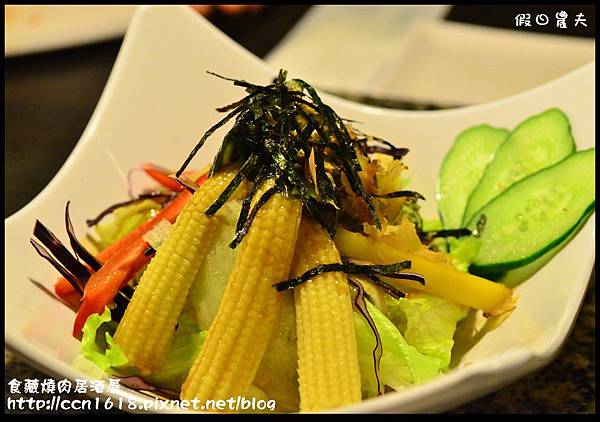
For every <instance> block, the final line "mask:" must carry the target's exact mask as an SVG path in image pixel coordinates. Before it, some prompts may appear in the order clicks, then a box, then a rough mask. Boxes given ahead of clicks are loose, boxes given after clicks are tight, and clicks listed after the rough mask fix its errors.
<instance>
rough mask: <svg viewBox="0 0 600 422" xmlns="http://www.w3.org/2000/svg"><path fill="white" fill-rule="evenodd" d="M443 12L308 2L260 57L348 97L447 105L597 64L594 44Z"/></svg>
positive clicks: (494, 95) (443, 8) (501, 94)
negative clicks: (297, 19) (307, 8)
mask: <svg viewBox="0 0 600 422" xmlns="http://www.w3.org/2000/svg"><path fill="white" fill-rule="evenodd" d="M449 9H450V8H449V7H448V6H402V7H399V6H380V7H369V6H315V7H313V8H312V9H311V10H310V11H309V12H308V13H307V14H306V15H305V16H304V18H303V19H302V20H301V21H300V22H299V23H298V24H297V25H296V27H295V28H294V29H293V30H292V31H290V32H289V34H288V35H287V36H286V37H285V38H284V39H283V40H282V41H281V42H280V43H279V44H278V45H277V47H275V48H274V49H273V50H272V51H271V53H270V54H269V55H268V56H267V57H266V61H267V62H268V63H269V64H270V65H272V66H273V67H283V68H286V69H288V70H289V71H290V72H291V73H292V74H295V75H302V77H303V78H304V79H306V80H307V81H309V82H311V83H313V84H314V85H316V86H319V87H320V88H321V89H324V90H327V91H330V92H334V93H337V94H342V95H344V96H346V97H352V96H366V97H377V98H380V99H381V98H385V99H388V100H402V101H407V102H416V103H436V104H439V105H443V106H453V105H472V104H477V103H482V102H487V101H493V100H496V99H499V98H503V97H507V96H510V95H514V94H516V93H518V92H522V91H525V90H527V89H530V88H533V87H536V86H539V85H541V84H543V83H546V82H548V81H550V80H552V79H556V78H558V77H559V76H561V75H564V74H566V73H568V72H570V71H572V70H574V69H577V68H578V67H581V66H583V65H584V64H587V63H589V62H591V61H593V60H594V49H595V41H594V40H593V39H585V38H577V37H572V36H561V35H554V34H552V35H549V34H540V33H531V32H529V31H526V30H522V31H515V30H509V29H497V28H490V27H483V26H479V25H471V24H465V23H457V22H450V21H447V20H443V19H444V17H445V16H446V15H447V14H448V12H449ZM510 22H514V21H513V19H511V20H510ZM324 40H327V42H323V41H324ZM482 75H484V77H482Z"/></svg>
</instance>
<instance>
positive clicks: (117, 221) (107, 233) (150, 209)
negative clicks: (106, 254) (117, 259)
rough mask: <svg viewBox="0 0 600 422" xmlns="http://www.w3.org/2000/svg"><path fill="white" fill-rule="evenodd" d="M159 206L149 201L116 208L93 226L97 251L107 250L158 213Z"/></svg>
mask: <svg viewBox="0 0 600 422" xmlns="http://www.w3.org/2000/svg"><path fill="white" fill-rule="evenodd" d="M160 208H161V205H160V204H159V203H157V202H156V201H153V200H151V199H146V200H144V201H141V202H138V203H136V204H132V205H127V206H125V207H121V208H117V209H116V210H114V211H113V212H112V213H110V215H109V216H107V217H105V218H103V219H102V221H101V222H100V223H98V224H96V226H94V228H95V231H96V234H97V235H98V236H97V239H94V243H95V246H96V247H97V248H98V250H102V249H105V248H107V247H108V246H110V245H112V244H114V243H116V242H117V241H118V240H119V239H121V238H122V237H123V236H125V235H126V234H127V233H129V232H131V231H132V230H134V229H135V228H137V227H138V226H139V225H140V224H142V223H144V222H145V221H146V220H148V219H150V218H151V217H153V216H155V215H156V213H157V212H158V211H160Z"/></svg>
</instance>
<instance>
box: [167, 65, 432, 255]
mask: <svg viewBox="0 0 600 422" xmlns="http://www.w3.org/2000/svg"><path fill="white" fill-rule="evenodd" d="M208 73H209V74H211V75H214V76H217V77H219V78H221V79H224V80H227V81H230V82H233V84H234V85H236V86H241V87H243V88H245V89H246V91H247V93H248V94H247V95H246V96H245V97H244V98H242V99H240V100H238V101H235V102H234V103H232V104H229V105H227V106H224V107H220V108H218V109H217V111H220V112H228V114H227V115H226V116H225V117H224V118H223V119H221V120H220V121H219V122H217V123H216V124H215V125H213V126H212V127H211V128H209V129H208V130H207V131H206V133H204V135H203V136H202V137H201V138H200V140H199V141H198V142H197V144H196V145H195V146H194V148H193V149H192V151H191V152H190V153H189V155H188V156H187V158H186V159H185V160H184V162H183V164H182V165H181V167H180V168H179V170H178V171H177V173H176V175H177V176H179V175H181V173H182V172H183V171H184V170H185V169H186V167H187V166H188V164H189V163H190V162H191V160H192V159H193V158H194V156H195V155H196V154H197V153H198V151H199V150H200V149H201V148H202V146H203V145H204V143H205V142H206V140H207V139H208V138H209V137H210V136H211V135H212V134H213V133H214V132H215V131H216V130H217V129H219V128H220V127H222V126H223V125H225V124H226V123H228V122H229V121H230V120H232V119H234V118H235V123H234V125H233V127H232V128H231V129H230V130H229V132H228V133H227V134H226V135H225V138H224V140H223V143H222V145H221V148H220V150H219V152H218V153H217V156H216V157H215V160H214V161H213V165H212V167H211V171H210V175H211V176H212V175H213V174H214V173H215V172H216V171H218V170H219V169H220V168H222V167H223V166H226V165H229V164H232V163H234V162H239V163H240V164H241V167H240V170H239V172H238V174H237V175H236V177H235V178H234V179H233V181H232V182H231V183H230V185H229V186H228V187H227V189H226V190H225V191H224V192H223V193H222V194H221V195H220V196H219V198H218V199H217V200H216V201H215V202H214V203H213V204H212V205H211V206H210V207H209V208H208V209H207V210H206V214H207V215H209V216H212V215H214V214H215V213H216V212H217V211H218V210H219V208H220V207H222V206H223V204H224V203H225V202H226V201H227V199H228V198H229V197H230V196H231V194H232V193H233V191H234V190H235V188H237V186H238V185H239V184H240V183H241V182H242V181H243V180H244V179H245V180H248V181H249V182H250V184H251V186H252V185H253V186H254V188H251V190H250V192H249V193H248V196H247V197H246V198H245V199H244V202H243V206H242V211H241V212H240V216H239V219H238V225H237V230H236V237H235V239H234V241H232V243H231V247H233V248H234V247H235V246H236V245H237V244H239V242H240V241H241V240H242V239H243V237H244V236H245V234H246V233H247V231H248V228H249V225H250V224H251V223H252V218H251V217H252V215H253V214H256V211H257V210H258V209H259V208H260V207H259V208H256V207H255V210H252V211H250V203H251V202H252V200H253V198H254V195H255V194H256V191H257V190H258V189H257V187H258V186H261V185H262V184H263V183H264V182H265V181H266V180H267V179H273V178H275V179H277V181H278V182H277V183H278V186H279V188H278V190H277V192H283V193H285V194H286V195H288V196H291V197H294V198H296V199H299V200H301V201H302V202H303V204H304V205H305V208H306V209H307V210H308V211H309V212H310V214H311V216H312V217H313V218H315V219H316V220H317V221H318V222H319V223H320V224H321V225H322V226H323V227H325V228H326V229H327V230H328V232H329V233H330V234H331V235H333V234H335V227H336V226H337V225H338V224H342V225H345V224H346V223H351V227H349V228H350V229H351V230H353V231H357V230H358V226H359V223H361V221H355V220H356V218H355V217H354V218H353V219H351V218H348V217H349V216H351V215H352V213H351V212H350V211H349V210H347V209H344V208H345V206H344V201H343V199H344V193H345V192H344V186H342V183H341V178H340V177H339V175H340V174H344V175H345V180H347V182H348V185H349V188H350V189H351V190H352V192H353V193H354V194H356V195H357V196H358V197H359V198H360V199H361V200H362V201H363V202H364V204H365V205H366V209H367V210H368V214H369V218H370V221H369V223H373V224H375V225H376V226H377V227H378V228H380V227H381V222H380V221H379V216H378V215H377V213H376V210H375V205H374V203H373V198H377V197H384V198H397V197H411V198H417V199H422V196H421V195H420V194H418V193H416V192H412V191H400V192H392V193H389V194H386V195H370V194H369V193H367V191H366V189H365V186H364V185H363V183H362V180H361V178H360V176H359V172H360V171H362V169H361V166H360V163H359V161H358V156H357V152H362V153H364V154H368V153H369V152H370V151H377V152H383V153H388V154H389V155H391V156H393V157H394V158H395V159H400V158H401V157H403V156H404V155H405V154H406V153H407V152H408V150H407V149H406V148H397V147H395V146H393V145H392V144H391V143H389V142H387V141H385V140H383V139H380V138H376V137H366V136H362V135H361V134H359V135H358V136H354V137H353V136H351V134H350V133H349V131H348V128H347V127H346V123H345V121H347V119H342V118H341V117H340V116H338V115H337V114H336V113H335V112H334V111H333V109H332V108H331V107H329V106H328V105H326V104H325V103H323V101H322V100H321V98H320V97H319V95H318V94H317V92H316V90H315V89H314V88H313V87H312V86H311V85H309V84H308V83H306V82H305V81H303V80H301V79H291V80H287V72H286V71H285V70H280V71H279V74H278V75H277V77H276V78H275V79H274V80H273V82H272V83H271V84H269V85H265V86H261V85H257V84H253V83H249V82H246V81H243V80H237V79H232V78H227V77H224V76H220V75H217V74H215V73H213V72H208ZM357 133H358V132H357ZM368 141H369V142H371V143H376V144H378V145H377V146H376V147H375V148H373V147H372V146H369V145H367V142H368ZM311 157H312V158H311ZM309 160H314V171H315V172H316V176H315V178H314V179H315V180H312V178H311V177H308V176H307V171H308V170H307V169H308V168H309V167H310V165H309ZM273 193H275V191H269V195H271V194H273ZM259 202H260V201H259ZM263 202H264V201H263ZM257 205H258V204H257ZM357 223H358V224H357Z"/></svg>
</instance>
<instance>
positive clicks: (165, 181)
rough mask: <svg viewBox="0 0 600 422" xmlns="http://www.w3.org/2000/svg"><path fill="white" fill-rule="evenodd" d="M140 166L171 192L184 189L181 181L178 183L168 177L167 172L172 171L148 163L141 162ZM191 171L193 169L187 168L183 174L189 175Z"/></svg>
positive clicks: (192, 171)
mask: <svg viewBox="0 0 600 422" xmlns="http://www.w3.org/2000/svg"><path fill="white" fill-rule="evenodd" d="M141 167H142V169H143V170H144V171H145V172H146V174H147V175H148V176H150V177H152V178H153V179H154V180H156V181H157V182H158V183H160V184H161V185H162V186H164V187H165V188H167V189H169V190H171V191H173V192H182V191H184V190H185V187H184V186H183V185H182V184H181V183H178V182H177V181H176V180H174V179H172V178H170V177H169V174H172V173H173V172H170V171H169V170H167V169H164V168H162V167H159V166H157V165H155V164H150V163H143V164H142V165H141ZM193 173H194V170H187V171H184V172H183V175H184V176H189V175H190V174H193Z"/></svg>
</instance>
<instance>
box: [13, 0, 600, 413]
mask: <svg viewBox="0 0 600 422" xmlns="http://www.w3.org/2000/svg"><path fill="white" fill-rule="evenodd" d="M207 70H211V71H214V72H217V73H219V74H222V75H228V76H231V77H236V78H243V79H246V80H249V81H254V82H258V83H267V82H269V81H270V79H272V77H273V76H274V75H275V74H276V69H271V68H269V67H268V66H267V65H266V64H265V63H264V62H262V61H261V60H259V59H258V58H256V57H255V56H253V55H252V54H250V53H249V52H247V51H246V50H244V49H242V48H241V47H240V46H239V45H237V44H236V43H234V42H233V41H232V40H230V39H229V38H227V37H226V36H225V35H224V34H222V33H221V32H220V31H219V30H217V29H216V28H215V27H213V26H212V25H211V24H210V23H209V22H208V21H207V20H205V19H204V18H202V17H200V16H198V15H197V14H196V13H194V12H193V11H191V10H189V9H188V8H186V7H149V8H145V7H144V8H141V9H140V10H138V12H136V14H135V16H134V18H133V20H132V22H131V24H130V27H129V29H128V31H127V34H126V36H125V40H124V42H123V46H122V48H121V51H120V52H119V56H118V58H117V60H116V63H115V65H114V68H113V71H112V73H111V75H110V78H109V81H108V83H107V85H106V87H105V90H104V92H103V94H102V97H101V99H100V102H99V103H98V106H97V107H96V110H95V111H94V114H93V116H92V118H91V120H90V122H89V124H88V126H87V127H86V129H85V131H84V133H83V135H82V136H81V139H80V141H79V143H78V144H77V146H76V147H75V149H74V150H73V152H72V154H71V155H70V156H69V158H68V159H67V161H66V163H65V164H64V165H63V167H62V168H61V169H60V171H59V172H58V173H57V174H56V176H55V177H54V178H53V180H52V181H51V182H50V183H49V185H48V186H47V187H46V188H45V189H44V190H43V191H42V192H41V193H40V194H39V195H38V196H37V197H36V198H35V199H34V200H32V201H31V202H30V203H29V204H28V205H26V206H25V207H24V208H23V209H21V210H20V211H19V212H17V213H16V214H14V215H12V216H11V217H9V218H8V219H6V220H5V230H6V234H5V248H6V253H5V279H6V281H5V329H6V334H5V336H6V337H5V339H6V343H7V345H8V346H9V347H10V348H11V349H13V350H15V351H16V352H18V353H19V354H21V355H22V356H24V357H25V358H26V359H27V360H28V361H29V362H31V363H32V364H33V365H35V366H37V367H39V368H41V369H42V370H44V371H46V372H48V373H50V374H53V375H55V376H58V377H61V378H62V377H67V378H71V379H75V378H85V377H90V375H89V374H85V373H83V372H82V371H81V370H79V369H77V368H76V367H75V366H74V365H73V362H74V360H75V358H76V357H77V356H78V354H79V351H80V344H79V342H78V341H77V340H75V339H74V338H72V337H71V334H70V333H71V328H72V323H73V313H72V312H71V311H70V310H68V309H67V308H66V307H64V306H62V305H61V304H59V303H58V302H57V301H55V300H52V299H51V298H50V297H48V296H46V295H44V294H43V293H42V292H41V291H39V290H38V289H36V288H35V287H34V286H33V285H32V284H31V283H30V282H29V281H28V278H32V279H35V280H37V281H39V282H42V283H43V284H44V285H46V286H47V287H49V288H51V287H52V285H53V282H54V280H55V279H56V274H55V271H54V269H52V268H51V267H50V265H49V264H47V263H46V262H44V261H43V260H42V259H40V257H39V256H38V255H37V254H36V253H35V252H34V250H33V249H32V248H31V245H30V244H29V238H30V236H31V234H32V229H33V226H34V222H35V220H36V219H40V220H42V221H43V222H44V223H45V224H46V225H47V226H48V227H49V228H50V229H51V230H53V231H54V232H55V233H57V234H58V235H59V236H62V238H63V239H64V238H65V236H64V235H65V232H64V221H63V218H64V214H63V212H64V206H65V203H66V202H67V201H69V200H70V201H72V203H71V211H72V219H73V222H74V224H75V229H76V231H78V232H79V233H84V231H85V229H86V227H85V224H84V221H85V219H86V218H88V217H90V216H92V215H95V214H96V213H97V212H98V211H99V210H101V209H103V208H104V207H105V206H106V205H107V204H112V203H115V202H118V201H120V200H123V199H126V196H127V186H126V177H125V176H126V173H127V170H128V169H129V168H130V167H132V166H134V165H137V164H139V163H140V162H155V163H160V164H161V165H164V166H166V167H170V168H176V167H178V165H179V164H180V163H181V162H182V161H183V160H184V159H185V157H186V156H187V154H188V152H189V150H190V149H191V148H192V147H193V145H194V144H195V141H196V140H197V139H198V138H199V136H200V135H201V134H202V133H204V131H205V130H206V129H207V128H208V127H209V126H211V125H212V124H214V122H216V121H217V120H218V119H219V116H220V114H219V113H217V112H216V111H215V107H217V106H220V105H224V104H228V103H230V102H233V101H234V100H237V99H238V98H241V96H243V94H244V92H243V91H242V90H241V88H238V87H234V86H232V84H231V83H229V82H226V81H223V80H220V79H218V78H215V77H213V76H210V75H208V74H207V73H206V71H207ZM594 71H595V65H594V64H593V63H590V64H588V65H586V66H584V67H582V68H580V69H578V70H576V71H574V72H572V73H570V74H568V75H566V76H564V77H562V78H560V79H557V80H555V81H552V82H550V83H548V84H545V85H543V86H540V87H538V88H536V89H533V90H530V91H527V92H523V93H521V94H518V95H515V96H513V97H510V98H505V99H502V100H498V101H495V102H490V103H486V104H481V105H477V106H472V107H465V108H459V109H452V110H442V111H433V112H412V111H393V110H384V109H379V108H375V107H369V106H365V105H360V104H356V103H352V102H349V101H345V100H341V99H338V98H336V97H333V96H327V95H323V98H324V100H325V101H326V102H328V103H329V104H330V105H332V107H333V108H334V109H335V110H336V111H337V112H338V113H339V114H340V115H341V116H343V117H346V118H350V119H354V120H357V121H360V122H362V124H361V125H360V129H361V130H363V131H365V132H367V133H373V134H376V135H378V136H381V137H383V138H385V139H388V140H390V141H391V142H393V143H395V144H398V145H402V146H405V147H408V148H410V153H409V154H408V156H407V164H408V166H409V176H410V179H411V181H412V184H411V187H412V188H413V189H415V190H417V191H419V192H422V193H423V194H424V195H425V197H426V198H429V201H426V202H425V204H426V205H425V206H424V208H423V211H424V213H425V216H429V217H432V216H434V213H435V202H434V200H433V198H434V197H435V196H434V192H435V182H436V177H437V172H438V169H439V166H440V162H441V160H442V158H443V157H444V155H445V153H446V152H447V150H448V148H449V147H450V145H451V143H452V141H453V139H454V137H455V136H456V135H457V134H458V133H459V132H460V131H461V130H463V129H464V128H466V127H469V126H472V125H475V124H480V123H489V124H492V125H495V126H504V127H508V128H513V127H514V126H515V125H516V124H517V123H519V122H520V121H521V120H523V119H524V118H526V117H528V116H530V115H532V114H535V113H539V112H541V111H543V110H545V109H547V108H550V107H559V108H561V109H562V110H564V111H565V113H566V114H567V115H568V116H569V118H570V119H571V123H572V128H573V135H574V137H575V140H576V143H577V148H578V149H584V148H589V147H593V146H594V142H595V101H594V91H595V90H594V87H595V85H594ZM291 76H293V77H302V75H291ZM64 95H68V93H65V94H64ZM225 130H226V128H223V129H221V130H219V131H218V132H217V133H216V134H215V136H214V137H213V138H212V140H211V141H210V142H208V143H207V144H206V146H205V148H204V149H203V150H202V152H201V153H200V154H199V155H198V156H197V157H196V159H195V161H194V163H193V164H192V165H193V167H196V168H199V167H200V166H201V165H203V164H206V163H208V162H209V161H210V160H211V159H212V156H213V154H214V153H215V152H216V148H217V145H218V144H219V142H220V141H219V137H220V136H222V134H223V133H225ZM42 140H43V134H40V142H41V141H42ZM591 177H593V175H591ZM594 231H595V219H594V216H592V218H590V220H589V221H588V222H587V224H585V226H584V227H583V229H582V230H581V231H580V232H579V233H578V234H577V236H575V238H574V239H573V240H572V241H571V242H570V243H569V245H568V246H567V247H565V248H564V249H563V250H561V251H560V252H559V253H558V254H557V255H556V256H555V257H554V258H553V259H552V260H551V261H550V262H549V263H548V264H547V265H546V266H545V267H543V268H542V269H541V270H540V271H539V272H537V273H536V274H535V275H534V276H533V277H531V278H530V279H529V280H527V281H526V282H525V283H523V284H521V285H520V286H519V287H517V289H516V294H517V296H519V298H520V299H519V303H518V307H517V309H516V310H515V311H514V312H513V313H512V314H511V315H510V317H509V318H508V319H507V320H506V321H505V322H504V323H503V324H502V325H501V326H500V327H498V328H497V329H496V330H494V331H492V332H490V333H489V334H487V335H486V336H484V337H483V339H482V340H481V341H480V342H479V343H478V344H477V345H476V346H475V347H474V348H473V349H471V350H470V351H469V352H468V353H467V354H466V355H465V356H464V357H463V359H462V360H461V362H460V364H459V365H458V367H457V368H455V369H453V370H451V371H450V372H449V373H448V374H447V375H445V376H441V377H438V378H436V379H434V380H432V381H430V382H428V383H426V384H423V385H419V386H415V387H413V388H410V389H407V390H405V391H401V392H395V393H390V394H386V395H385V396H382V397H378V398H374V399H370V400H366V401H364V402H362V403H360V404H357V405H354V406H350V407H347V408H343V409H336V410H337V411H349V412H434V411H442V410H445V409H448V408H451V407H455V406H458V405H460V404H462V403H464V402H467V401H469V400H472V399H475V398H476V397H478V396H481V395H483V394H486V393H489V392H491V391H493V390H496V389H498V388H500V387H502V386H504V385H505V384H507V383H510V382H512V381H514V380H515V379H517V378H518V377H520V376H522V375H524V374H525V373H527V372H530V371H533V370H535V369H538V368H540V367H541V366H543V365H545V364H547V363H549V362H550V361H551V360H552V359H553V357H554V356H555V355H556V354H557V353H558V351H559V349H560V347H561V345H562V344H563V342H564V341H565V339H566V338H567V336H568V334H569V331H570V329H571V326H572V324H573V322H574V320H575V317H576V315H577V312H578V310H579V307H580V304H581V301H582V299H583V297H584V293H585V290H586V287H587V283H588V277H589V275H590V271H591V269H592V266H593V264H594V259H595V244H594ZM91 378H96V376H91ZM108 395H109V396H111V397H113V399H115V398H119V397H123V398H124V399H129V398H131V399H134V400H136V401H137V402H139V403H142V402H143V401H144V400H146V398H145V396H143V395H141V394H140V393H138V392H135V391H133V390H129V389H126V388H124V387H123V388H122V390H121V391H117V392H112V393H109V394H108Z"/></svg>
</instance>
